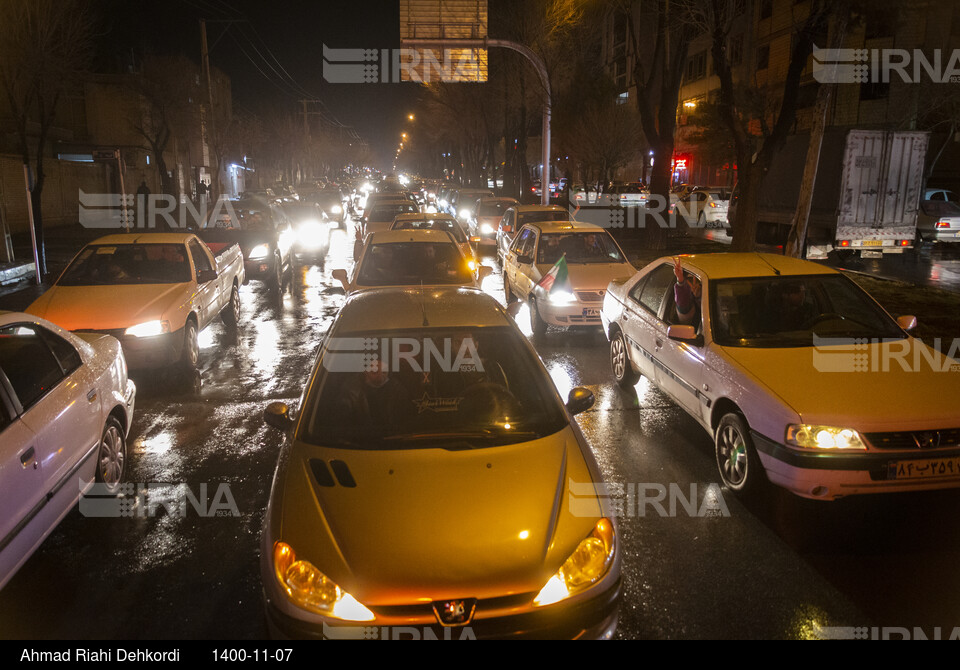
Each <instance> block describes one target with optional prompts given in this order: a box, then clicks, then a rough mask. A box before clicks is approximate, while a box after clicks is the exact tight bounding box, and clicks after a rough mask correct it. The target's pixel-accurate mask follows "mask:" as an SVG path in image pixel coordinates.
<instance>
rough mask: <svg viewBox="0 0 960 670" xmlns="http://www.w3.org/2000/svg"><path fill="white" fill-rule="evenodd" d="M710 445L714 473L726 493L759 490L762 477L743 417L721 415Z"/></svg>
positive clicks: (760, 466)
mask: <svg viewBox="0 0 960 670" xmlns="http://www.w3.org/2000/svg"><path fill="white" fill-rule="evenodd" d="M714 445H715V448H716V455H717V470H718V471H719V472H720V479H721V480H722V481H723V483H724V485H725V486H726V487H727V488H728V489H730V490H731V491H733V492H734V493H737V494H739V495H747V494H751V493H754V492H756V491H757V490H759V489H760V487H761V486H762V485H763V482H764V481H765V479H766V476H765V474H764V472H763V465H762V464H761V463H760V457H759V456H757V451H756V449H755V448H754V446H753V440H752V439H751V437H750V431H749V429H748V428H747V422H746V420H745V419H744V418H743V416H741V415H740V414H735V413H732V412H731V413H730V414H726V415H724V417H723V418H722V419H720V424H719V425H718V426H717V431H716V433H715V434H714Z"/></svg>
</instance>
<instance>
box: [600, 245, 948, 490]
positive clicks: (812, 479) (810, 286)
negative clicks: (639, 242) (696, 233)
mask: <svg viewBox="0 0 960 670" xmlns="http://www.w3.org/2000/svg"><path fill="white" fill-rule="evenodd" d="M674 262H675V261H674V259H671V258H661V259H659V260H657V261H654V262H653V263H651V264H649V265H648V266H646V267H645V268H643V270H641V271H640V272H638V273H637V274H636V275H635V276H633V277H631V278H630V279H627V280H624V281H618V282H614V283H612V284H611V285H610V288H609V290H608V291H607V295H606V298H605V299H604V303H603V325H604V332H605V333H606V335H607V337H608V339H609V340H610V362H611V367H612V370H613V374H614V377H615V378H616V380H617V382H618V383H620V385H621V386H624V387H630V386H632V385H633V384H635V383H636V382H637V381H638V379H639V376H640V375H643V376H644V377H646V378H647V379H648V380H649V381H651V382H652V383H653V384H655V385H656V386H657V387H659V388H660V389H661V390H662V391H663V392H664V393H666V394H667V395H668V396H670V397H671V398H672V399H673V400H674V401H675V402H676V403H677V404H678V405H680V406H681V407H682V408H683V409H685V410H686V411H687V412H688V413H689V414H690V416H692V417H693V418H694V419H695V420H696V421H697V422H698V423H699V424H700V425H701V426H702V427H703V428H704V429H705V430H706V431H707V432H708V434H709V435H711V436H712V437H713V441H714V451H715V458H716V462H717V469H718V472H719V475H720V478H721V480H722V481H723V483H724V485H726V486H727V487H728V488H729V489H731V490H732V491H735V492H738V493H750V492H753V491H755V490H756V489H758V488H762V487H763V486H764V485H765V483H766V482H768V481H769V482H770V483H773V484H775V485H778V486H781V487H783V488H785V489H787V490H789V491H792V492H793V493H795V494H797V495H799V496H802V497H806V498H812V499H818V500H833V499H836V498H839V497H841V496H847V495H854V494H862V493H874V492H888V491H907V490H923V489H939V488H954V487H960V404H958V403H957V398H958V397H960V363H958V362H957V361H955V360H954V359H952V358H950V357H948V356H944V355H942V354H940V353H938V352H937V351H935V350H933V349H931V348H929V347H927V346H926V345H925V344H923V342H921V341H920V340H919V339H916V338H914V337H912V336H911V335H910V334H909V331H910V330H912V329H913V328H914V327H915V326H916V319H915V318H914V317H912V316H901V317H899V319H897V320H894V319H893V318H892V317H891V316H890V315H889V314H887V313H886V312H885V311H884V310H883V309H882V308H881V307H880V306H879V305H878V304H877V303H876V302H875V301H874V300H873V299H872V298H871V297H870V296H869V295H868V294H867V293H865V292H864V291H863V290H862V289H861V288H860V287H858V286H857V285H856V284H855V283H853V282H852V281H851V280H850V279H848V278H847V277H845V276H844V275H843V274H841V273H840V272H837V271H836V270H833V269H831V268H828V267H825V266H823V265H819V264H817V263H813V262H809V261H803V260H798V259H794V258H789V257H784V256H778V255H773V254H755V253H751V254H747V253H726V254H703V255H694V256H687V257H681V263H682V271H683V272H684V275H685V278H684V284H686V285H688V286H689V288H683V287H682V286H683V285H680V284H678V283H677V280H676V278H675V267H674ZM698 286H699V287H700V289H701V290H700V292H701V298H700V301H699V305H700V309H701V310H702V312H701V313H700V314H699V317H700V318H695V319H688V320H687V322H684V320H683V319H681V318H680V315H679V313H678V310H677V309H676V301H677V300H680V301H681V302H683V303H686V302H687V298H688V297H689V296H690V295H696V292H697V287H698ZM688 291H689V293H687V292H688ZM695 304H696V303H695ZM685 311H687V312H688V313H693V314H695V313H696V310H685Z"/></svg>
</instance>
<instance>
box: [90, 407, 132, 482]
mask: <svg viewBox="0 0 960 670" xmlns="http://www.w3.org/2000/svg"><path fill="white" fill-rule="evenodd" d="M126 461H127V442H126V438H125V436H124V434H123V428H122V427H121V426H120V422H119V421H117V419H116V418H115V417H113V416H110V417H107V422H106V424H105V425H104V427H103V434H102V435H101V436H100V447H99V448H98V449H97V472H96V476H95V478H96V482H97V483H98V484H101V485H102V486H103V487H104V489H105V490H106V492H107V493H110V494H111V495H115V494H117V493H119V491H120V485H121V484H122V483H123V476H124V473H125V472H126Z"/></svg>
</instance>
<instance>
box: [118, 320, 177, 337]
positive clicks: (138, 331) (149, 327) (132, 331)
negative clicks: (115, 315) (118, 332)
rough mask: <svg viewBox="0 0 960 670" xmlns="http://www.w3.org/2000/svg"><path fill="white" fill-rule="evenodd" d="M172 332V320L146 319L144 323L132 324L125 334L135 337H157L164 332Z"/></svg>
mask: <svg viewBox="0 0 960 670" xmlns="http://www.w3.org/2000/svg"><path fill="white" fill-rule="evenodd" d="M169 332H170V322H169V321H160V320H155V321H145V322H144V323H138V324H137V325H135V326H130V327H129V328H127V329H126V330H125V331H123V334H124V335H132V336H133V337H156V336H157V335H163V334H164V333H169Z"/></svg>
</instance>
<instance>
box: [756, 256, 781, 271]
mask: <svg viewBox="0 0 960 670" xmlns="http://www.w3.org/2000/svg"><path fill="white" fill-rule="evenodd" d="M757 257H758V258H759V259H760V260H762V261H763V262H764V263H766V264H767V265H770V261H768V260H767V259H766V258H764V257H763V256H761V255H760V254H757ZM770 269H771V270H773V273H774V274H775V275H777V276H778V277H779V276H780V270H778V269H777V268H775V267H773V266H772V265H770Z"/></svg>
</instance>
